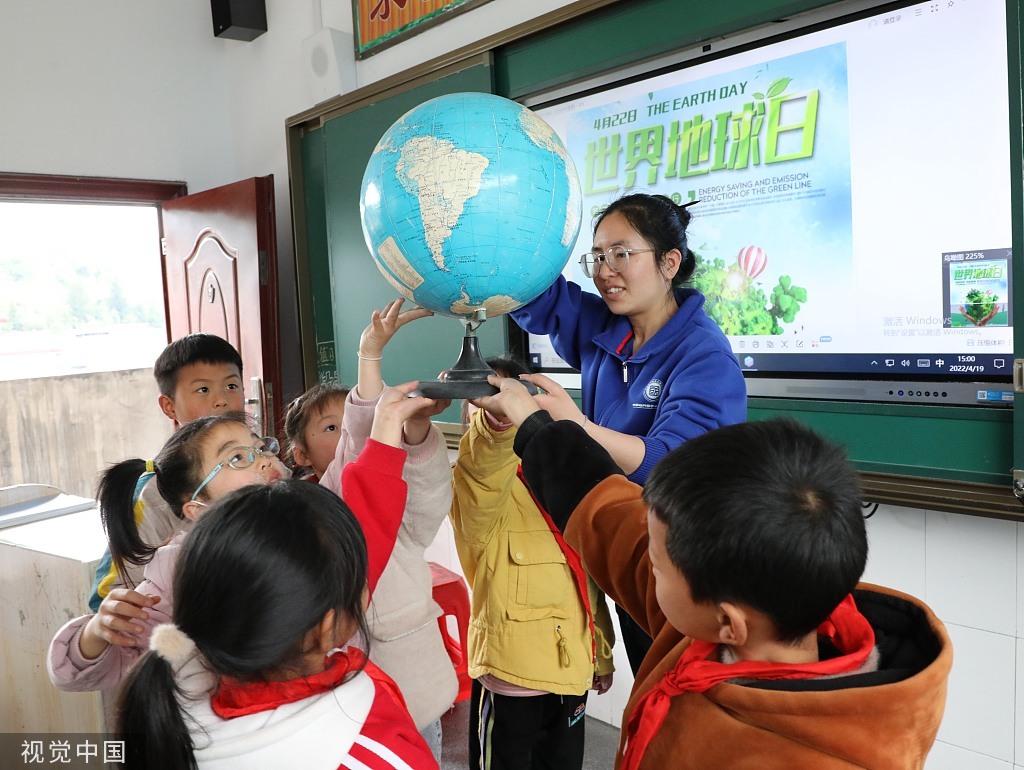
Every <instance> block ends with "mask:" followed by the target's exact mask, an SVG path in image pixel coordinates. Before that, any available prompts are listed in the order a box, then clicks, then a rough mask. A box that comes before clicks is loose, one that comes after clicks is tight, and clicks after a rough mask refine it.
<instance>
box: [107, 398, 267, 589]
mask: <svg viewBox="0 0 1024 770" xmlns="http://www.w3.org/2000/svg"><path fill="white" fill-rule="evenodd" d="M230 422H237V423H241V424H243V425H245V426H246V427H248V426H249V418H248V416H247V415H246V414H245V413H244V412H223V413H221V414H215V415H208V416H206V417H200V418H199V419H197V420H193V421H192V422H190V423H187V424H185V425H182V426H181V427H180V428H178V430H176V431H175V432H174V433H173V434H172V435H171V437H170V438H169V439H167V443H165V444H164V445H163V448H162V449H161V450H160V452H159V454H157V456H156V459H155V460H153V473H154V475H155V476H156V488H157V491H158V492H159V493H160V497H162V498H163V499H164V500H166V501H167V504H168V505H169V506H170V507H171V511H172V512H173V513H174V515H175V516H177V517H178V518H179V519H183V518H184V515H183V514H182V511H181V509H182V506H183V505H184V504H185V503H186V502H187V501H188V499H189V498H190V497H191V496H192V493H193V492H194V491H195V490H196V487H198V486H199V484H200V483H201V482H202V480H203V475H204V474H203V448H202V445H203V441H204V440H205V439H206V437H207V436H208V435H209V434H210V431H212V430H213V429H214V428H215V427H216V426H218V425H223V424H225V423H230ZM145 472H146V461H145V460H140V459H138V458H135V459H132V460H124V461H122V462H119V463H116V464H115V465H111V466H110V467H109V468H107V470H106V471H104V472H103V475H102V476H101V477H100V482H99V486H98V488H97V490H96V499H97V500H98V501H99V506H100V518H101V520H102V521H103V529H104V531H105V532H106V535H107V543H108V544H109V546H110V559H111V561H112V562H113V564H114V567H115V568H116V569H117V571H118V573H119V574H121V575H123V576H124V577H125V579H126V580H127V581H128V583H129V585H130V583H131V581H130V579H128V574H127V571H126V570H125V563H126V562H128V563H131V564H135V565H139V566H141V565H143V564H146V563H148V562H149V561H150V560H151V559H152V558H153V554H154V553H155V552H156V550H157V548H159V547H160V546H161V545H162V543H145V542H143V540H142V538H141V537H139V528H138V523H137V522H136V521H135V503H136V500H137V497H138V494H137V493H141V489H140V488H139V482H140V481H141V477H142V475H143V473H145Z"/></svg>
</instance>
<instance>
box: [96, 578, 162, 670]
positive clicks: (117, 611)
mask: <svg viewBox="0 0 1024 770" xmlns="http://www.w3.org/2000/svg"><path fill="white" fill-rule="evenodd" d="M159 601H160V597H159V596H147V595H146V594H140V593H139V592H138V591H135V590H133V589H131V588H114V589H113V590H111V592H110V593H109V594H107V596H106V598H104V599H103V602H102V603H101V604H100V608H99V611H98V612H97V613H96V614H95V615H93V616H92V618H91V619H90V620H89V622H88V623H86V624H85V628H84V629H82V635H81V636H80V637H79V639H78V649H79V651H80V652H81V653H82V655H83V657H85V658H87V659H89V660H93V659H95V658H98V657H99V656H100V655H101V654H102V653H103V651H104V650H105V649H107V647H108V646H109V645H114V646H115V647H138V646H139V643H140V641H139V637H138V635H139V634H141V633H142V632H143V631H145V630H146V627H145V626H144V625H142V623H140V622H139V621H140V620H148V619H149V613H148V612H146V610H148V609H149V608H150V607H152V606H153V605H155V604H156V603H157V602H159Z"/></svg>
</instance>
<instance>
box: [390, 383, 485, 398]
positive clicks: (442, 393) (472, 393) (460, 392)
mask: <svg viewBox="0 0 1024 770" xmlns="http://www.w3.org/2000/svg"><path fill="white" fill-rule="evenodd" d="M497 392H498V389H497V388H496V387H494V386H493V385H491V383H489V382H488V381H487V380H486V379H483V380H461V381H457V380H456V381H450V382H449V381H446V380H433V381H430V382H421V383H420V386H419V387H418V388H416V390H414V391H412V392H411V393H410V394H409V395H410V396H426V397H427V398H447V399H451V400H454V399H456V398H482V397H484V396H493V395H494V394H495V393H497Z"/></svg>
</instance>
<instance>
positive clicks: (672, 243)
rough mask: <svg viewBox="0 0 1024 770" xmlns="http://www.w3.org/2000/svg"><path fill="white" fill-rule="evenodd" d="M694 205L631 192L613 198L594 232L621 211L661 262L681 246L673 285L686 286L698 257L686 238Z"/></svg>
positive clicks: (596, 224) (599, 216) (595, 226)
mask: <svg viewBox="0 0 1024 770" xmlns="http://www.w3.org/2000/svg"><path fill="white" fill-rule="evenodd" d="M689 205H690V204H684V205H682V206H680V205H676V204H675V203H674V202H673V201H672V199H671V198H668V197H666V196H664V195H651V194H650V193H631V194H630V195H623V196H622V197H621V198H619V199H617V200H615V201H612V202H611V203H610V204H608V206H607V207H606V208H605V209H604V210H603V211H602V212H601V213H600V214H599V215H598V218H597V221H596V222H595V223H594V233H595V234H596V233H597V228H598V227H599V226H600V224H601V222H602V221H603V220H604V218H605V217H606V216H608V215H609V214H621V215H622V216H623V217H625V218H626V221H627V222H629V224H630V226H631V227H632V228H633V229H634V230H636V232H637V234H638V235H639V236H640V237H641V238H643V239H644V240H645V241H647V242H648V243H649V244H651V248H653V249H654V257H655V260H656V261H657V263H658V265H659V266H661V265H662V264H663V263H664V261H665V254H666V253H668V252H670V251H672V249H679V253H680V254H681V255H682V258H681V259H680V261H679V269H678V270H677V271H676V274H675V275H674V276H673V277H672V286H674V287H675V286H682V285H683V284H684V283H686V282H687V281H689V280H690V278H691V276H692V275H693V270H694V268H695V267H696V266H697V259H696V257H694V255H693V252H692V251H690V248H689V246H688V245H687V241H686V228H687V227H688V226H689V224H690V219H691V215H690V211H689V208H688V206H689Z"/></svg>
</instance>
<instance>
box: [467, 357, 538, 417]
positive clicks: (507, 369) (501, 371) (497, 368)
mask: <svg viewBox="0 0 1024 770" xmlns="http://www.w3.org/2000/svg"><path fill="white" fill-rule="evenodd" d="M487 365H488V366H489V367H491V368H492V369H493V370H494V373H495V374H497V375H498V376H499V377H511V378H513V379H516V380H518V379H519V375H520V374H529V373H530V369H529V367H528V366H527V365H526V364H524V363H523V362H522V361H520V360H519V359H518V358H513V357H512V356H491V357H490V358H488V359H487ZM461 419H462V424H463V426H466V425H469V401H467V400H465V399H463V401H462V412H461Z"/></svg>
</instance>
